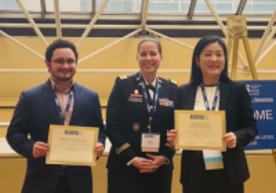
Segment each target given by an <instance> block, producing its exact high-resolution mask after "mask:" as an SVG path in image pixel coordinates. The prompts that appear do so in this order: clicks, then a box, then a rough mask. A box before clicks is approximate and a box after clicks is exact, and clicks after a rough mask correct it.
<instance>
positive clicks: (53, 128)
mask: <svg viewBox="0 0 276 193" xmlns="http://www.w3.org/2000/svg"><path fill="white" fill-rule="evenodd" d="M98 133H99V128H95V127H78V126H69V125H50V130H49V137H48V145H49V147H50V151H49V152H48V153H47V156H46V163H47V164H61V165H87V166H95V165H96V158H97V156H96V153H95V152H94V148H95V147H96V144H97V141H98Z"/></svg>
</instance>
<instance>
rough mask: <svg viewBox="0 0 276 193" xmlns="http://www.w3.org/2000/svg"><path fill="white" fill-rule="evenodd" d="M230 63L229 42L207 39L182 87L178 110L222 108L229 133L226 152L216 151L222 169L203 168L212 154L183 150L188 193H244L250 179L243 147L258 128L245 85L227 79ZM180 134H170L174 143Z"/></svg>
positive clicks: (196, 51)
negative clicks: (228, 57) (228, 56)
mask: <svg viewBox="0 0 276 193" xmlns="http://www.w3.org/2000/svg"><path fill="white" fill-rule="evenodd" d="M227 63H228V59H227V49H226V46H225V43H224V42H223V41H222V40H221V39H220V38H218V37H216V36H208V37H203V38H202V39H201V40H200V41H199V42H198V43H197V45H196V47H195V49H194V53H193V59H192V73H191V79H190V82H189V83H188V84H186V85H182V86H180V87H179V92H178V102H177V103H178V104H177V108H178V109H185V110H224V111H225V113H226V129H227V131H226V135H225V136H224V137H223V140H224V142H225V143H226V146H227V150H226V152H218V151H216V152H215V154H216V155H219V156H220V157H221V162H222V164H221V165H222V167H221V168H216V169H212V170H208V169H206V168H205V162H204V155H205V156H206V154H208V152H209V151H187V150H183V152H182V161H181V179H180V181H181V183H182V185H183V192H185V193H197V192H200V193H243V192H244V187H243V184H244V182H245V181H246V180H247V179H248V178H249V171H248V166H247V162H246V157H245V153H244V150H243V148H244V147H245V146H246V145H247V144H248V143H249V142H250V141H252V140H253V139H254V138H255V136H256V135H257V133H258V130H257V125H256V121H255V119H254V116H253V110H252V107H251V98H250V96H249V93H248V92H247V90H246V87H245V84H243V83H238V82H233V81H231V80H230V79H229V77H228V71H227ZM176 135H177V132H176V131H175V130H173V131H171V132H170V133H169V135H168V141H170V142H171V144H174V138H175V136H176ZM209 153H210V152H209ZM213 153H214V152H213Z"/></svg>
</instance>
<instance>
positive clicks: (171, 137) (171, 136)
mask: <svg viewBox="0 0 276 193" xmlns="http://www.w3.org/2000/svg"><path fill="white" fill-rule="evenodd" d="M176 136H177V130H175V129H173V130H170V131H169V133H167V141H168V142H169V143H170V144H171V146H174V145H175V138H176Z"/></svg>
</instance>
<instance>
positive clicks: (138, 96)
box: [128, 93, 143, 103]
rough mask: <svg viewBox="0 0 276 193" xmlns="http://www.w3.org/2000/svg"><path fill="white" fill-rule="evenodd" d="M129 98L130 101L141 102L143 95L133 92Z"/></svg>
mask: <svg viewBox="0 0 276 193" xmlns="http://www.w3.org/2000/svg"><path fill="white" fill-rule="evenodd" d="M128 100H129V101H130V102H135V103H141V102H143V95H141V94H135V93H133V94H130V96H129V98H128Z"/></svg>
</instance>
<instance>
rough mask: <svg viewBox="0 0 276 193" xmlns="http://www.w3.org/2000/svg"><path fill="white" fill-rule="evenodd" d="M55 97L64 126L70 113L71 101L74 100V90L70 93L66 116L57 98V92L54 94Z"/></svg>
mask: <svg viewBox="0 0 276 193" xmlns="http://www.w3.org/2000/svg"><path fill="white" fill-rule="evenodd" d="M54 96H55V102H56V105H57V109H58V112H59V116H60V118H61V121H62V124H64V121H65V119H66V117H67V115H68V113H69V109H70V105H71V101H72V98H73V91H72V90H71V91H70V94H69V98H68V101H67V105H66V108H65V112H64V114H63V113H62V109H61V106H60V104H59V102H58V98H57V94H56V92H54Z"/></svg>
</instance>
